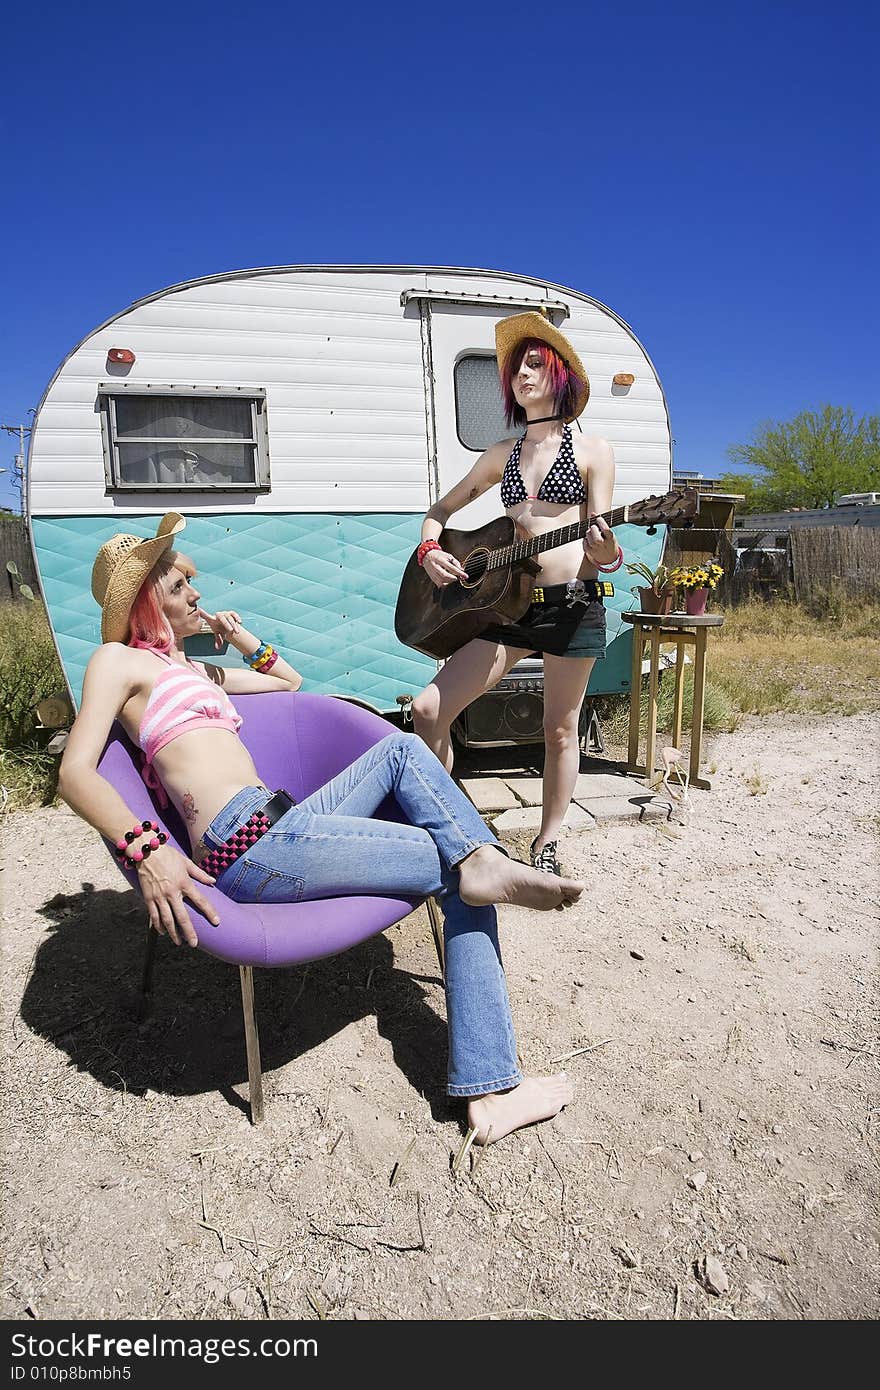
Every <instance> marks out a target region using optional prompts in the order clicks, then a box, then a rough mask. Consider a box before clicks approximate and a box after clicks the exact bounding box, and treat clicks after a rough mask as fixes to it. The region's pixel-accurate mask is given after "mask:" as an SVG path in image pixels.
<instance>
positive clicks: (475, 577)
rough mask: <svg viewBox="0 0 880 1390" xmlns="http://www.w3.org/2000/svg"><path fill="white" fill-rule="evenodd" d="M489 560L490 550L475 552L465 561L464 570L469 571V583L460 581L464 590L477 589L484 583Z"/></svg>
mask: <svg viewBox="0 0 880 1390" xmlns="http://www.w3.org/2000/svg"><path fill="white" fill-rule="evenodd" d="M488 559H489V552H488V550H473V551H471V553H470V555H469V556H468V557H467V559H466V560H465V561H464V568H465V569H466V570H467V583H465V581H464V580H463V579H462V580H460V583H461V587H462V588H463V589H475V588H476V587H477V585H478V584H479V583H480V582H481V581H482V579H483V576H484V575H485V573H486V565H487V562H488Z"/></svg>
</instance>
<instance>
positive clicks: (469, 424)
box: [454, 354, 511, 453]
mask: <svg viewBox="0 0 880 1390" xmlns="http://www.w3.org/2000/svg"><path fill="white" fill-rule="evenodd" d="M454 381H455V424H456V429H457V431H458V438H459V441H460V443H462V444H463V445H464V447H465V448H466V449H473V450H474V452H475V453H482V452H483V450H484V449H488V447H489V445H490V444H497V443H498V440H499V439H506V438H507V437H508V436H509V435H510V433H511V430H510V426H509V425H508V424H507V421H506V420H505V418H504V403H503V401H502V398H501V386H500V383H499V381H498V363H497V362H496V360H495V358H494V356H493V357H485V356H484V357H478V356H477V355H476V354H474V355H472V356H468V357H460V358H459V359H458V361H457V362H456V364H455V368H454Z"/></svg>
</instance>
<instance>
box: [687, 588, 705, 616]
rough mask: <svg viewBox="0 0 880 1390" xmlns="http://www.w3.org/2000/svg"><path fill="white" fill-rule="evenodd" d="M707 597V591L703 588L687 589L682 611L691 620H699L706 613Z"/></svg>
mask: <svg viewBox="0 0 880 1390" xmlns="http://www.w3.org/2000/svg"><path fill="white" fill-rule="evenodd" d="M708 597H709V590H708V589H707V588H705V587H703V588H700V589H688V591H687V593H686V594H685V600H684V611H685V612H686V613H687V614H688V616H689V617H691V618H699V617H702V615H703V614H704V613H705V611H706V600H707V599H708Z"/></svg>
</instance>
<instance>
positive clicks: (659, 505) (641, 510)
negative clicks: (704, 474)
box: [626, 487, 700, 526]
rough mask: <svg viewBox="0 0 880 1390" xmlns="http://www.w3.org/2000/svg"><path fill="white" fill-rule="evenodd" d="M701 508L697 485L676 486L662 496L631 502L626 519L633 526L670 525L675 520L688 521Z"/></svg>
mask: <svg viewBox="0 0 880 1390" xmlns="http://www.w3.org/2000/svg"><path fill="white" fill-rule="evenodd" d="M699 509H700V494H699V492H698V491H697V489H696V488H695V487H676V488H673V489H672V491H671V492H664V494H663V496H662V497H645V498H643V500H642V501H641V502H631V503H630V504H629V506H628V507H627V509H626V519H627V521H628V522H630V523H631V524H632V525H633V526H670V525H672V523H673V522H675V521H687V519H688V518H689V517H693V516H696V514H697V512H698V511H699Z"/></svg>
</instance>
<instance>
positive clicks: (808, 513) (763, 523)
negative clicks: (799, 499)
mask: <svg viewBox="0 0 880 1390" xmlns="http://www.w3.org/2000/svg"><path fill="white" fill-rule="evenodd" d="M795 526H798V527H801V526H880V507H873V506H842V507H841V506H837V507H811V508H805V509H804V510H803V511H790V512H749V513H746V515H744V516H738V517H737V518H736V520H735V521H734V523H733V529H734V532H735V533H736V534H737V535H738V534H740V533H741V532H742V533H746V534H749V535H755V534H760V533H763V532H767V531H773V532H778V533H779V535H782V536H787V535H788V533H789V532H790V531H791V530H792V528H793V527H795ZM775 544H776V545H780V544H783V542H782V541H779V540H777V541H776V542H775Z"/></svg>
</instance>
